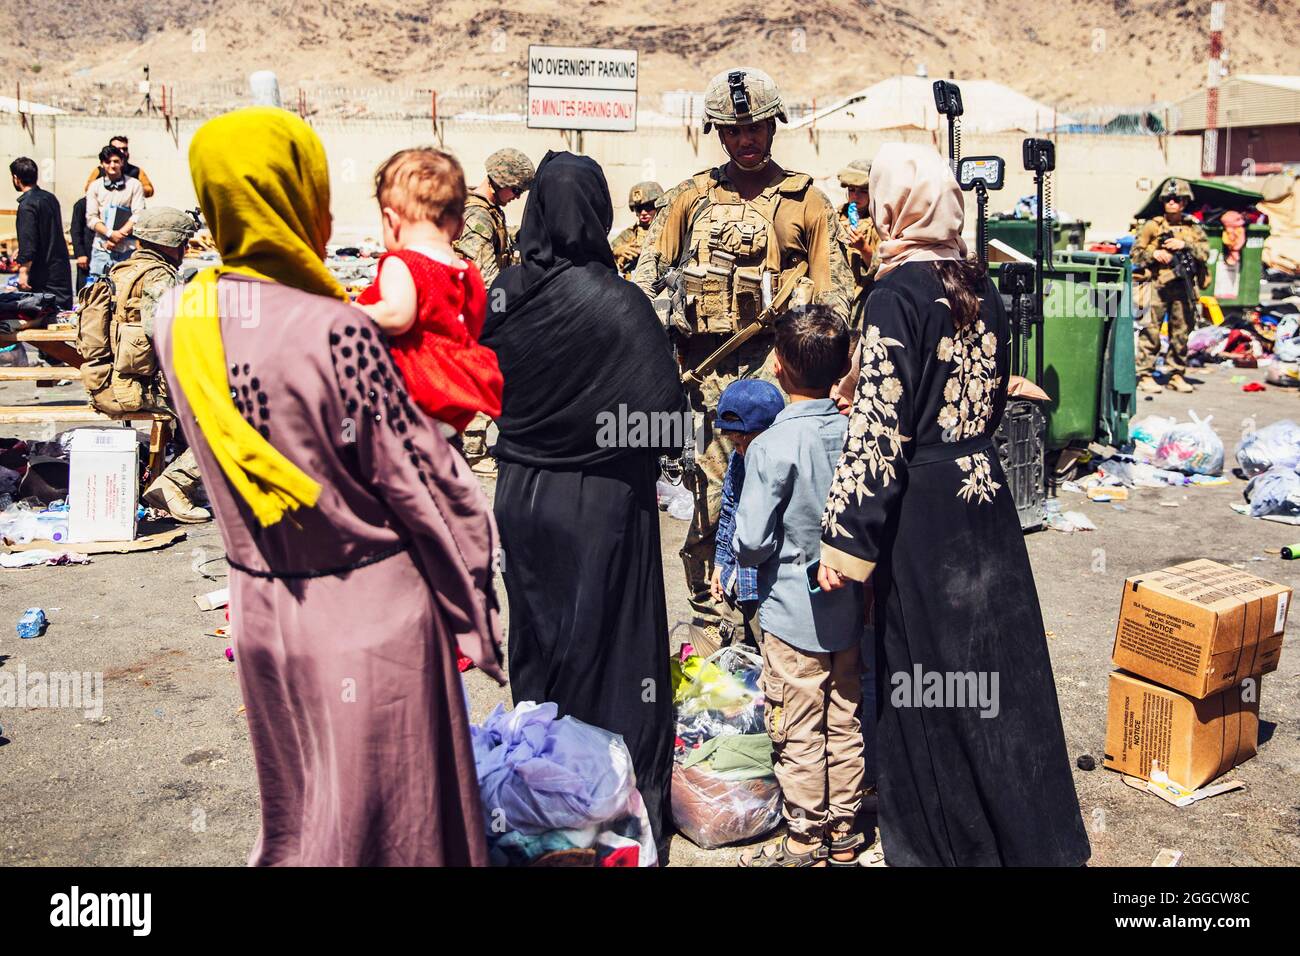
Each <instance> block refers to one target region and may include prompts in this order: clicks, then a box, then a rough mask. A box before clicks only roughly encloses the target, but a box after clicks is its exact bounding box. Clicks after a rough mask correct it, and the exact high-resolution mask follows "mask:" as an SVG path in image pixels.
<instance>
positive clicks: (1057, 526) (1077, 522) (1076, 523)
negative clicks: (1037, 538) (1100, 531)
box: [1047, 511, 1097, 534]
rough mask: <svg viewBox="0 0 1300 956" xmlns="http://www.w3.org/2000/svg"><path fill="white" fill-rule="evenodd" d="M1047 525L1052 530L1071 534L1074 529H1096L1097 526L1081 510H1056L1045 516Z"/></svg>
mask: <svg viewBox="0 0 1300 956" xmlns="http://www.w3.org/2000/svg"><path fill="white" fill-rule="evenodd" d="M1047 526H1048V527H1049V528H1051V529H1052V530H1053V531H1061V532H1064V533H1066V534H1072V533H1073V532H1075V531H1096V530H1097V526H1096V525H1095V524H1093V523H1092V522H1091V521H1089V520H1088V516H1087V515H1086V514H1084V513H1083V512H1082V511H1058V512H1056V513H1054V514H1051V513H1049V514H1048V516H1047Z"/></svg>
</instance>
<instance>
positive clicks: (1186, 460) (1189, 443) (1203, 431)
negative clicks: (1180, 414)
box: [1151, 412, 1223, 475]
mask: <svg viewBox="0 0 1300 956" xmlns="http://www.w3.org/2000/svg"><path fill="white" fill-rule="evenodd" d="M1190 416H1191V419H1192V420H1191V421H1190V422H1180V423H1179V424H1177V425H1175V426H1174V427H1173V428H1171V429H1169V431H1168V432H1166V433H1165V435H1164V437H1163V438H1161V439H1160V443H1159V445H1157V446H1156V454H1155V457H1154V458H1152V459H1151V463H1152V464H1153V465H1155V466H1156V467H1157V468H1169V469H1171V470H1173V471H1181V472H1185V473H1187V474H1190V475H1218V474H1221V473H1222V472H1223V441H1222V440H1221V439H1220V438H1219V436H1218V435H1217V434H1216V433H1215V431H1214V429H1213V428H1212V427H1210V422H1211V421H1212V420H1213V418H1214V416H1213V415H1207V416H1206V417H1205V418H1204V419H1201V418H1198V417H1197V416H1196V413H1195V412H1191V413H1190Z"/></svg>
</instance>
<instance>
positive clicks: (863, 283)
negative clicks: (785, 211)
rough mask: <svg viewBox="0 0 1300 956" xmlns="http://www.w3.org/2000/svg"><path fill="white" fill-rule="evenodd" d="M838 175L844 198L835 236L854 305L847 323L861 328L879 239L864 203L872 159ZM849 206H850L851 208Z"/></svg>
mask: <svg viewBox="0 0 1300 956" xmlns="http://www.w3.org/2000/svg"><path fill="white" fill-rule="evenodd" d="M839 178H840V188H841V189H843V190H844V192H845V195H846V196H847V200H846V201H845V203H844V205H842V206H841V207H840V209H839V232H838V234H837V238H838V239H839V243H840V247H841V248H842V249H843V250H844V256H845V258H846V259H847V260H848V264H849V271H850V273H851V274H852V276H853V306H852V309H851V312H852V316H851V318H850V320H849V324H850V326H851V327H853V328H856V329H859V330H860V329H861V327H862V323H861V317H862V311H861V310H862V306H863V305H864V304H865V303H866V301H867V295H868V294H869V293H870V292H871V282H872V279H873V278H874V277H875V274H876V263H875V255H876V246H877V245H878V244H879V243H880V233H879V232H877V231H876V224H875V223H873V222H872V221H871V213H870V210H869V207H868V206H867V200H868V198H869V193H868V191H867V184H868V182H869V181H870V178H871V160H869V159H855V160H854V161H853V162H851V163H849V164H848V165H847V166H845V167H844V168H843V169H841V170H840V173H839ZM850 206H852V207H853V209H852V211H851V212H850V209H849V207H850ZM854 218H856V219H857V225H854V224H853V221H852V220H853V219H854Z"/></svg>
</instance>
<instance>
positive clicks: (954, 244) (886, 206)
mask: <svg viewBox="0 0 1300 956" xmlns="http://www.w3.org/2000/svg"><path fill="white" fill-rule="evenodd" d="M869 188H870V190H871V219H872V221H873V222H874V223H875V224H876V229H877V230H879V231H880V236H881V240H882V241H881V243H880V245H879V246H877V247H876V262H878V263H879V266H880V267H879V269H878V271H877V272H876V278H877V279H879V278H881V277H882V276H884V275H885V274H886V273H887V272H890V271H891V270H893V269H896V268H897V267H898V266H901V265H902V264H903V263H904V262H932V261H934V260H936V259H965V258H966V243H965V242H963V241H962V238H961V229H962V224H963V223H964V222H965V220H966V204H965V202H964V201H963V200H962V195H961V187H960V186H958V185H957V179H956V177H955V176H953V174H952V167H951V166H949V165H948V163H947V162H946V161H945V160H944V159H943V157H942V156H940V155H939V154H938V153H936V152H935V151H934V150H933V149H931V148H930V147H928V146H918V145H912V144H910V143H886V144H885V145H884V146H882V147H880V151H879V152H878V153H876V158H875V159H874V160H872V162H871V185H870V187H869Z"/></svg>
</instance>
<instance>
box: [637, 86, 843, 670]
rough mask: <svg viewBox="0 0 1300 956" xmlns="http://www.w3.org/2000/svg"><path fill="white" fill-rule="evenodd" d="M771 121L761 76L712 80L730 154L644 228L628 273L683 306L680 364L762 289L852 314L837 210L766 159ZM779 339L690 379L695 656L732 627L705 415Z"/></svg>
mask: <svg viewBox="0 0 1300 956" xmlns="http://www.w3.org/2000/svg"><path fill="white" fill-rule="evenodd" d="M778 120H780V121H781V122H783V123H784V122H787V120H786V114H785V108H784V106H783V105H782V102H781V94H780V91H779V90H778V89H777V86H776V84H775V83H774V82H773V81H772V78H771V77H770V76H768V75H767V74H766V73H764V72H763V71H761V70H756V69H751V68H742V69H736V70H729V71H727V72H725V73H720V74H719V75H718V76H716V77H714V78H713V80H712V81H710V83H709V86H708V89H707V90H706V92H705V94H704V132H705V133H708V132H710V131H711V130H712V129H713V127H715V126H716V127H717V128H718V139H719V141H720V142H721V144H722V148H723V149H724V150H725V151H726V153H727V155H728V157H729V160H728V162H727V163H725V164H724V165H722V166H718V167H715V168H713V169H708V170H704V171H703V172H700V173H697V174H696V175H694V176H692V177H691V178H690V179H688V180H686V181H685V182H683V183H681V184H679V185H678V186H676V187H674V188H673V189H672V190H670V191H669V192H668V193H667V194H666V195H665V196H664V197H662V198H661V199H660V200H659V202H658V206H659V214H658V216H657V217H656V218H655V220H654V222H653V223H652V224H651V226H650V229H649V230H648V231H647V234H646V237H645V245H644V248H643V249H642V251H641V257H640V259H639V260H638V262H637V266H636V271H635V273H634V280H633V281H635V282H636V284H637V285H638V286H640V287H641V288H642V289H643V290H644V291H645V292H646V294H647V295H649V296H651V297H652V298H654V297H655V296H658V295H660V293H661V292H663V291H664V290H665V283H672V284H673V285H674V287H675V288H676V289H677V292H678V295H677V298H676V299H675V300H674V301H676V302H678V303H679V304H680V303H684V304H685V307H684V309H678V308H676V307H674V308H670V309H668V310H667V311H668V319H667V321H668V323H669V330H670V334H671V335H672V336H673V337H674V339H675V342H676V345H677V350H678V358H679V361H680V362H681V364H682V367H683V369H684V370H687V371H690V370H693V369H696V368H698V367H699V366H700V365H701V363H702V362H703V361H704V359H705V358H706V357H708V356H710V355H711V354H712V353H713V352H714V351H715V350H717V349H718V348H719V347H720V346H722V345H723V344H724V343H726V342H727V341H728V340H729V339H730V338H731V336H732V335H733V334H734V333H735V332H736V331H737V330H739V329H741V328H743V327H744V326H746V325H748V324H749V323H750V322H752V321H753V320H754V319H755V318H756V317H757V314H758V313H759V312H761V310H762V303H763V296H764V295H765V292H764V286H767V287H768V289H770V291H771V292H772V294H774V295H775V294H776V293H777V290H779V289H781V288H783V287H785V288H795V289H796V291H795V293H794V295H793V296H792V297H791V299H790V302H789V305H790V306H798V305H799V304H806V303H807V302H809V301H816V302H819V303H823V304H826V305H829V306H830V307H831V308H832V309H833V310H834V311H835V312H836V314H838V315H839V316H840V317H841V318H845V319H847V317H848V290H849V289H850V288H851V286H852V278H851V277H850V276H849V273H848V264H847V261H846V260H845V258H844V255H843V253H842V251H841V250H840V248H839V245H838V243H837V242H836V241H835V237H836V235H837V233H838V231H839V224H838V222H837V220H836V216H835V207H834V206H833V205H832V204H831V202H830V200H829V199H827V198H826V196H825V194H824V193H822V192H821V190H819V189H817V188H816V187H815V186H814V185H813V182H812V177H811V176H809V175H807V174H805V173H796V172H790V171H788V170H785V169H782V168H781V167H780V166H779V165H777V163H776V162H775V161H774V160H773V159H772V139H773V137H774V135H775V133H776V123H777V121H778ZM765 275H766V276H767V278H766V281H765V279H764V276H765ZM661 301H662V300H661ZM775 343H776V336H775V333H774V332H773V331H772V330H771V328H767V329H765V330H763V331H762V332H760V333H759V334H757V335H755V336H754V337H753V338H751V339H750V340H749V341H747V342H745V343H744V344H743V345H741V346H739V347H738V348H736V349H734V350H733V351H731V352H729V353H728V354H727V355H726V356H725V357H724V358H722V359H721V360H720V361H718V362H717V363H716V365H715V366H714V367H713V368H711V369H707V370H704V371H702V372H701V373H700V374H699V375H698V381H696V382H694V383H690V384H688V387H687V395H688V396H689V399H690V403H691V408H692V412H693V418H694V422H695V428H696V431H697V440H696V444H695V448H696V449H697V452H698V453H697V456H696V459H695V461H694V463H688V466H687V467H686V468H685V469H684V472H683V481H684V483H685V484H686V486H687V487H688V488H689V489H690V490H691V492H692V494H693V496H694V498H695V513H694V516H693V517H692V519H691V525H690V528H689V530H688V531H687V535H686V542H685V544H684V545H683V546H682V550H681V556H682V562H683V565H684V567H685V572H686V582H687V587H688V589H689V592H690V601H691V609H692V621H691V638H692V642H693V643H694V644H695V646H696V648H697V649H698V650H699V651H700V653H702V654H707V653H708V652H709V651H710V650H711V649H714V648H716V647H717V646H719V644H720V643H721V642H722V641H723V640H724V639H725V638H726V637H727V636H728V634H727V633H725V632H730V631H732V630H733V628H734V626H735V625H736V623H737V622H735V621H734V620H732V619H731V616H730V615H729V614H728V611H727V609H726V608H725V607H723V606H720V605H715V603H714V602H713V600H712V598H711V596H710V593H709V577H710V574H711V571H712V564H713V552H714V542H715V537H716V532H717V523H718V514H719V511H720V510H721V507H722V479H723V476H724V475H725V474H726V468H727V460H728V457H729V456H730V453H731V450H732V447H731V442H730V440H729V439H728V438H727V437H726V433H725V432H723V431H720V430H717V429H715V428H714V427H713V417H714V415H715V413H716V409H717V404H718V398H719V396H720V395H721V394H722V391H723V389H725V388H726V387H727V386H728V385H729V384H731V383H732V382H734V381H736V380H737V379H738V378H742V377H760V378H764V379H766V380H768V381H772V382H773V383H775V377H774V376H773V374H772V369H771V362H772V354H773V351H774V348H775ZM724 622H725V623H724Z"/></svg>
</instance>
